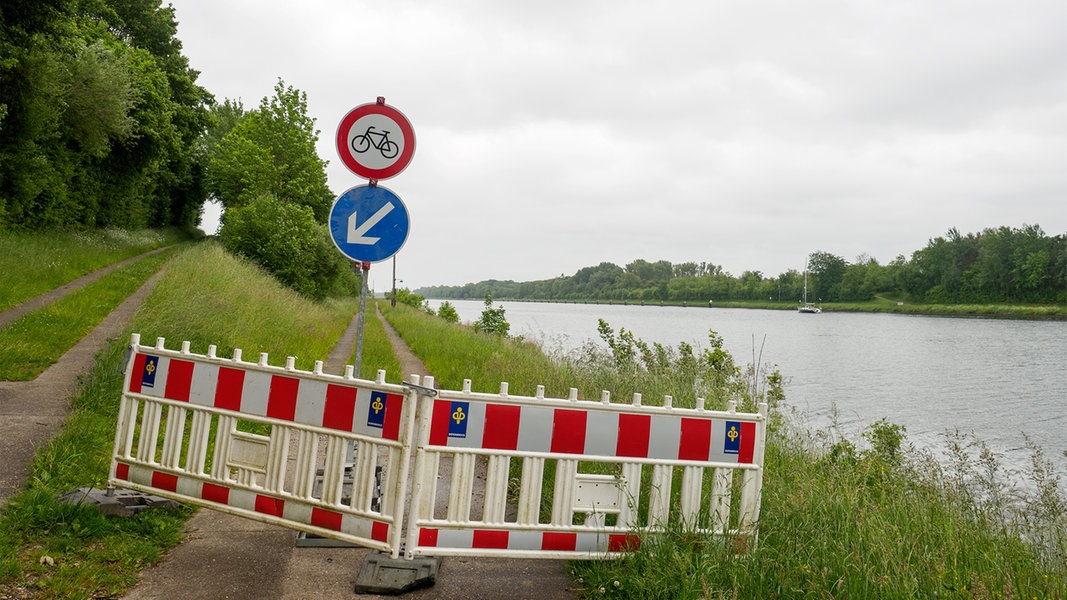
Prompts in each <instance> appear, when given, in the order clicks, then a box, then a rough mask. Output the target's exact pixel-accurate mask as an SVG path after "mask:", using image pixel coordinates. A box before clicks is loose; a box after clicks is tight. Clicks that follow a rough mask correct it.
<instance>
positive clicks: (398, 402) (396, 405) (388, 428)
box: [382, 394, 404, 440]
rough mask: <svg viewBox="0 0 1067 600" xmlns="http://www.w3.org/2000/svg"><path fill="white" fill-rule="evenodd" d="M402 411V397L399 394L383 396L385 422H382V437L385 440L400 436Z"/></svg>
mask: <svg viewBox="0 0 1067 600" xmlns="http://www.w3.org/2000/svg"><path fill="white" fill-rule="evenodd" d="M402 412H404V397H403V396H401V395H400V394H388V395H386V397H385V422H384V423H383V424H382V437H383V438H385V439H387V440H395V439H399V438H400V413H402Z"/></svg>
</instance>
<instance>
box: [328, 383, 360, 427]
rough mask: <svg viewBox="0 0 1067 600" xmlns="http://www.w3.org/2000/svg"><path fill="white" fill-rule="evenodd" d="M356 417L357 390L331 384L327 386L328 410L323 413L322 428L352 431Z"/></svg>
mask: <svg viewBox="0 0 1067 600" xmlns="http://www.w3.org/2000/svg"><path fill="white" fill-rule="evenodd" d="M355 417H356V388H352V387H345V386H343V385H334V384H332V383H331V384H330V385H327V386H326V408H324V409H323V411H322V426H323V427H329V428H330V429H340V430H341V431H352V424H353V423H354V421H355Z"/></svg>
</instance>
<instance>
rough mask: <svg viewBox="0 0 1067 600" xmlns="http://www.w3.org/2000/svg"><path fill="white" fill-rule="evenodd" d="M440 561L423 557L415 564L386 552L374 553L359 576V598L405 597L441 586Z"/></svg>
mask: <svg viewBox="0 0 1067 600" xmlns="http://www.w3.org/2000/svg"><path fill="white" fill-rule="evenodd" d="M439 563H440V559H439V558H434V557H431V556H420V557H418V558H415V559H412V560H406V559H403V558H390V556H389V555H388V554H386V553H384V552H378V551H376V552H372V553H370V554H368V555H367V558H365V559H363V566H362V567H361V568H360V570H359V574H358V575H356V589H355V592H356V593H357V594H387V595H394V594H403V593H405V592H410V591H412V590H418V589H422V588H426V587H430V586H432V585H433V584H434V583H436V582H437V566H438V564H439Z"/></svg>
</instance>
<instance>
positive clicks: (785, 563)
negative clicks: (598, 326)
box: [386, 308, 1067, 598]
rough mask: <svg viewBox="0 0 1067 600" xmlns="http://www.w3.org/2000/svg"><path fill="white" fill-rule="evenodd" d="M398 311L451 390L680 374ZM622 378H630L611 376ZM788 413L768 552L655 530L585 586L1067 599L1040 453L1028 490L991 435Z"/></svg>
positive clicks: (650, 594)
mask: <svg viewBox="0 0 1067 600" xmlns="http://www.w3.org/2000/svg"><path fill="white" fill-rule="evenodd" d="M386 316H387V318H388V319H389V320H390V322H391V323H393V325H394V326H395V327H396V328H397V329H398V331H400V333H401V334H402V335H403V336H404V337H405V339H406V340H407V341H408V342H409V344H410V345H411V347H412V349H413V350H414V351H415V353H416V354H418V355H420V357H421V358H422V359H423V361H424V362H425V363H426V365H427V368H428V369H429V370H430V371H431V372H433V373H434V374H436V375H437V376H438V379H439V381H440V382H441V383H442V387H455V386H457V385H458V382H460V381H461V380H462V378H464V377H466V378H471V379H472V380H474V381H475V382H476V383H475V386H474V387H475V389H479V390H480V391H489V392H491V391H495V389H496V387H495V386H496V385H497V383H496V382H499V381H508V382H509V383H510V390H511V392H512V393H515V394H530V393H532V389H533V387H534V386H535V385H537V384H538V383H544V384H546V386H547V387H548V388H549V389H550V394H558V393H559V392H560V391H561V390H563V389H565V388H566V387H571V386H572V385H573V386H574V387H578V388H580V389H581V390H582V392H581V394H582V397H583V398H597V397H598V394H599V389H614V390H616V391H618V390H619V389H624V390H627V391H626V393H623V394H618V393H616V394H615V396H616V397H621V398H624V399H625V398H627V397H628V396H627V394H628V393H629V390H630V389H631V388H632V387H633V386H634V385H643V386H644V387H645V390H644V391H645V396H644V398H645V403H646V404H650V403H654V402H656V398H662V394H663V393H670V389H666V390H664V389H663V386H664V385H668V386H669V385H678V384H679V382H678V381H677V380H673V381H672V376H671V375H670V373H669V372H665V371H661V372H659V373H654V374H650V373H645V374H644V375H643V376H636V377H635V375H634V373H632V372H623V373H622V374H621V376H619V370H617V369H613V368H612V366H611V365H610V364H607V363H605V361H603V360H600V359H598V358H597V357H595V356H585V357H579V358H578V359H575V360H569V361H564V363H565V364H564V365H563V366H562V368H558V369H554V368H553V365H552V364H551V362H550V361H547V362H546V360H545V359H544V357H541V356H540V355H539V354H540V353H539V352H537V351H536V349H534V348H532V347H530V346H529V345H528V344H523V343H519V342H515V341H514V340H500V339H497V338H492V337H490V336H485V335H479V334H476V333H475V332H473V331H471V330H470V329H468V328H462V327H457V326H450V325H446V324H444V323H443V322H442V321H441V320H440V319H434V318H433V317H431V316H429V315H425V314H421V313H418V312H416V311H414V310H410V309H407V308H398V309H397V310H395V311H388V312H386ZM668 362H669V361H668ZM674 366H675V367H677V366H678V363H675V365H674ZM670 370H671V369H667V370H666V371H670ZM674 370H677V369H674ZM609 373H610V375H609ZM612 378H616V383H617V384H618V385H616V386H612V385H610V383H611V379H612ZM568 381H569V383H568ZM689 386H690V387H691V386H692V380H690V382H689ZM675 389H677V388H675ZM679 398H684V394H680V395H676V398H675V403H676V405H679V406H680V405H683V404H684V401H683V402H682V403H680V402H679ZM774 410H775V412H777V413H778V414H777V417H776V418H772V421H771V431H770V434H769V442H768V447H767V460H766V469H765V479H764V488H763V506H762V515H761V525H760V537H759V545H758V548H757V549H755V550H754V551H752V552H750V553H748V554H747V555H742V556H737V555H734V554H732V552H731V549H730V548H728V547H727V546H726V545H720V544H701V543H697V542H695V541H694V540H693V538H692V537H691V536H687V535H686V534H685V532H684V531H682V530H680V529H679V528H674V529H672V530H671V531H670V532H669V533H667V534H664V535H661V536H658V537H657V538H656V539H653V540H647V541H646V542H645V543H643V544H642V546H641V550H640V551H639V552H638V553H637V554H636V555H635V556H633V557H631V558H630V559H628V560H621V561H612V562H580V563H574V564H573V572H574V574H575V577H576V578H577V580H578V581H579V583H580V584H581V586H582V590H583V593H584V595H585V596H586V597H589V598H709V597H710V598H831V597H832V598H917V597H921V598H932V597H938V598H1063V597H1067V560H1065V559H1067V500H1065V498H1064V494H1063V491H1062V490H1061V489H1060V488H1059V483H1058V477H1059V475H1058V474H1056V473H1054V472H1053V471H1052V470H1051V469H1052V466H1051V464H1050V463H1049V462H1048V461H1047V460H1045V459H1044V458H1043V456H1042V455H1041V454H1040V451H1038V450H1035V451H1034V465H1033V467H1032V469H1031V470H1030V472H1029V473H1027V475H1028V476H1029V478H1030V482H1029V483H1030V484H1031V485H1032V488H1031V489H1030V490H1029V491H1020V490H1017V489H1014V488H1011V487H1010V484H1009V483H1008V481H1007V478H1006V476H1005V474H1004V472H1003V470H1002V469H1001V468H1000V467H999V466H998V465H997V464H996V462H995V459H993V458H992V453H990V452H989V451H988V449H986V448H984V447H983V446H982V445H981V444H980V443H978V444H977V451H975V450H974V449H968V448H967V444H968V443H969V442H968V440H947V443H948V445H949V451H950V454H951V455H952V456H953V457H954V463H953V464H952V465H951V466H950V467H947V468H942V467H940V466H938V465H937V464H936V463H935V462H934V461H933V460H932V459H931V458H930V457H929V456H928V455H926V454H923V453H920V452H917V451H915V450H913V449H909V446H908V445H907V443H906V438H905V432H904V431H903V428H900V427H898V426H896V425H892V424H889V423H886V422H884V421H882V422H879V423H876V424H873V425H872V426H871V427H870V428H869V429H868V430H867V431H866V433H865V434H864V439H863V440H854V442H855V444H854V443H853V441H847V440H843V439H841V438H840V436H838V435H836V432H834V431H824V432H811V431H808V430H806V429H805V428H804V427H802V426H800V425H798V424H796V423H794V422H791V421H790V420H789V419H787V418H783V416H784V415H785V414H786V413H787V406H785V405H779V406H778V408H777V409H774Z"/></svg>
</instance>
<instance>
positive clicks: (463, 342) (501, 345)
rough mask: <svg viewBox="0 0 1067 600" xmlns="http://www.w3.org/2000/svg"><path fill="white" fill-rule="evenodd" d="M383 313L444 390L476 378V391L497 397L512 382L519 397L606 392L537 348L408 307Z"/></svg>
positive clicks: (473, 381)
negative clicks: (573, 390) (542, 389)
mask: <svg viewBox="0 0 1067 600" xmlns="http://www.w3.org/2000/svg"><path fill="white" fill-rule="evenodd" d="M382 314H383V315H385V318H386V320H388V321H389V323H390V324H392V326H393V327H394V328H396V330H397V332H398V333H399V334H400V335H401V337H403V338H404V341H405V342H406V343H407V345H408V346H409V347H410V348H411V350H412V352H414V353H415V354H416V355H418V357H419V358H420V359H422V361H423V364H425V365H426V368H427V369H428V370H429V371H430V373H432V374H433V375H434V378H435V381H436V384H437V385H438V386H439V387H441V388H449V389H461V388H462V387H463V380H464V379H470V380H471V388H472V389H473V390H475V391H482V392H496V391H498V390H499V389H500V383H501V382H505V381H506V382H507V383H508V385H509V389H510V391H511V393H513V394H524V395H530V396H532V395H533V394H534V392H535V390H536V387H537V386H538V385H544V386H545V393H546V394H548V395H557V396H559V395H563V396H564V397H566V394H567V392H568V390H569V388H571V387H582V388H583V389H581V390H580V392H581V394H582V395H583V396H584V397H599V393H600V390H598V389H594V388H593V387H591V384H590V383H588V382H587V383H586V384H585V385H582V384H581V382H576V380H575V379H574V378H573V377H571V374H570V373H568V372H567V371H566V370H561V369H560V367H559V366H558V365H557V364H556V363H555V362H554V361H553V360H552V359H550V358H549V357H547V356H545V355H544V353H542V352H541V350H540V349H539V348H538V347H537V346H536V345H534V344H531V343H528V342H524V341H522V340H518V339H515V338H503V337H500V336H497V335H493V334H489V333H479V332H476V331H474V330H473V329H471V328H469V327H464V326H461V325H454V324H452V323H447V322H445V321H444V320H443V319H439V318H435V317H433V316H431V315H429V314H427V313H425V312H423V311H421V310H418V309H415V308H412V307H410V306H407V305H404V304H397V305H396V307H395V308H390V307H388V306H385V305H384V303H383V306H382ZM576 383H577V385H576Z"/></svg>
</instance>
